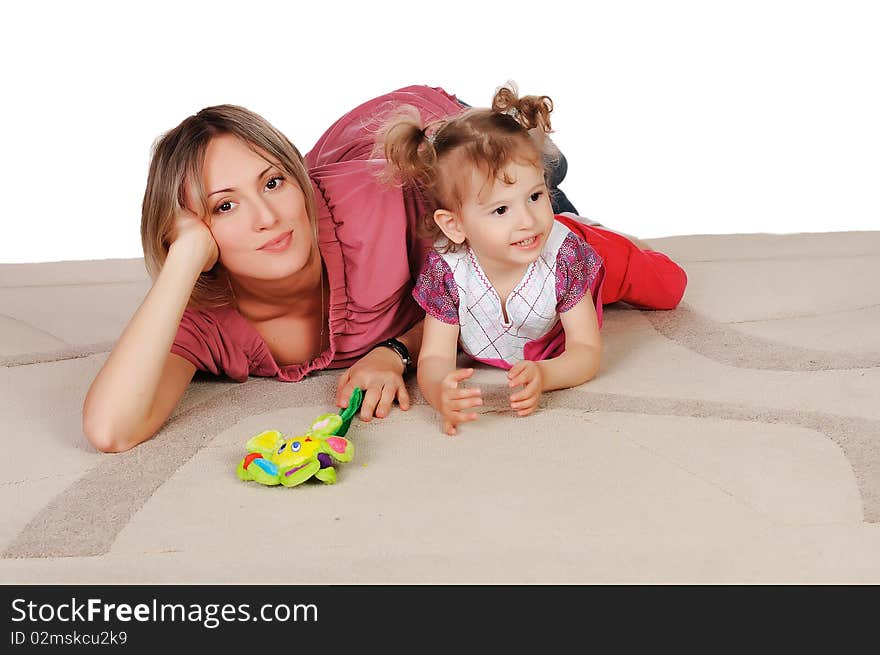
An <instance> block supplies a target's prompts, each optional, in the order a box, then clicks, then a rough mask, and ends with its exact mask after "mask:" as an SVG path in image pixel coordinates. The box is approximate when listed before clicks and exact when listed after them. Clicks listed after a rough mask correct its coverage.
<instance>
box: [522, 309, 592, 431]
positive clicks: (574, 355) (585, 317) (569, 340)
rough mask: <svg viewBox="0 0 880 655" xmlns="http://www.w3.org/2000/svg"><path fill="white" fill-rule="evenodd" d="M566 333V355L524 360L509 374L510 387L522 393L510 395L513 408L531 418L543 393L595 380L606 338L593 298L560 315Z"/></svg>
mask: <svg viewBox="0 0 880 655" xmlns="http://www.w3.org/2000/svg"><path fill="white" fill-rule="evenodd" d="M560 320H561V321H562V328H563V330H565V352H564V353H562V354H561V355H559V357H554V358H552V359H547V360H544V361H540V362H532V361H528V360H523V361H520V362H517V363H516V364H514V366H513V367H512V368H511V369H510V371H508V373H507V377H508V380H509V382H508V384H509V386H511V387H518V386H521V387H522V389H520V390H519V391H515V392H514V393H512V394H510V408H511V409H512V410H514V411H515V412H516V413H517V414H518V415H519V416H528V415H529V414H531V413H532V412H534V411H535V409H536V408H537V406H538V400H539V399H540V397H541V393H542V392H544V391H550V390H552V389H566V388H568V387H576V386H578V385H579V384H583V383H584V382H586V381H587V380H591V379H592V378H593V377H595V375H596V372H597V371H598V370H599V361H600V358H601V354H602V337H601V336H600V335H599V321H598V318H597V317H596V308H595V307H594V306H593V299H592V297H591V296H590V295H589V294H586V295H584V297H583V298H582V299H581V300H580V301H579V302H578V303H577V304H576V305H575V306H574V307H572V308H571V309H569V310H568V311H567V312H563V313H562V314H560Z"/></svg>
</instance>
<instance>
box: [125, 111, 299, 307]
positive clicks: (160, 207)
mask: <svg viewBox="0 0 880 655" xmlns="http://www.w3.org/2000/svg"><path fill="white" fill-rule="evenodd" d="M222 134H231V135H233V136H235V137H238V138H239V139H241V140H242V141H243V142H244V143H245V144H246V145H247V146H248V147H250V148H251V150H253V151H254V152H255V153H257V154H258V155H260V156H261V157H263V158H264V159H266V161H267V163H271V164H277V165H278V166H279V167H280V168H281V169H282V171H283V172H284V173H285V174H286V175H287V176H289V177H290V178H291V179H292V180H295V181H296V183H297V184H299V187H300V189H301V190H302V192H303V196H305V203H306V211H307V212H308V216H309V220H310V222H311V224H312V228H313V229H314V228H315V226H316V225H317V222H316V221H317V219H316V216H317V214H316V211H315V197H314V192H313V190H312V186H311V183H310V181H309V176H308V171H307V169H306V165H305V162H304V161H303V158H302V155H300V153H299V150H297V149H296V147H295V146H294V145H293V144H292V143H291V142H290V141H289V140H288V139H287V137H285V136H284V135H283V134H282V133H281V132H279V131H278V130H277V129H276V128H275V127H273V126H272V125H271V124H270V123H269V122H268V121H267V120H266V119H264V118H262V117H261V116H258V115H257V114H255V113H253V112H251V111H249V110H247V109H244V108H243V107H237V106H235V105H217V106H214V107H206V108H205V109H202V110H201V111H200V112H199V113H197V114H195V115H194V116H190V117H189V118H187V119H185V120H184V121H183V122H182V123H181V124H180V125H178V126H177V127H175V128H174V129H172V130H170V131H169V132H167V133H165V134H164V135H163V136H161V137H159V138H158V139H157V140H156V142H155V143H154V144H153V149H152V157H151V161H150V172H149V175H148V177H147V187H146V190H145V191H144V202H143V206H142V210H141V244H142V245H143V249H144V262H145V264H146V266H147V271H148V272H149V273H150V276H151V277H152V278H153V279H155V278H156V277H157V276H158V275H159V270H160V269H161V268H162V265H163V264H164V263H165V259H166V257H167V256H168V249H169V248H170V246H171V242H172V239H173V238H174V235H173V234H172V231H173V229H174V219H175V216H176V215H177V213H178V212H180V211H181V209H183V208H184V206H185V203H184V197H185V196H184V189H185V187H186V185H187V184H189V185H191V187H192V188H193V189H194V190H195V197H196V199H197V201H198V203H199V206H198V207H195V208H190V209H193V210H194V211H196V213H197V214H199V215H200V216H210V212H209V211H208V202H207V197H206V192H205V189H204V187H203V185H202V170H203V167H204V161H205V151H206V149H207V147H208V143H210V141H211V139H213V138H214V137H216V136H219V135H222ZM267 157H268V159H267ZM271 160H274V161H271ZM230 302H231V295H230V286H229V278H228V274H227V273H226V271H225V270H224V269H223V267H222V266H220V265H219V264H217V265H215V266H214V268H212V269H211V270H210V271H208V272H206V273H202V274H201V275H200V276H199V279H198V280H197V281H196V285H195V288H194V289H193V292H192V295H191V296H190V301H189V304H190V306H193V307H204V308H209V307H221V306H224V305H228V304H230Z"/></svg>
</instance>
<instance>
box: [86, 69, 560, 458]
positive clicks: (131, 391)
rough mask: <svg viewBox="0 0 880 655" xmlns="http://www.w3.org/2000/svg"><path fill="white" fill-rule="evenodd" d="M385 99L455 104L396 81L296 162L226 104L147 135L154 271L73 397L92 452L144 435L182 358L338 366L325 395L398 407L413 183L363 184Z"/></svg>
mask: <svg viewBox="0 0 880 655" xmlns="http://www.w3.org/2000/svg"><path fill="white" fill-rule="evenodd" d="M401 104H408V105H413V106H415V107H417V108H418V109H419V111H420V112H421V114H422V117H423V119H424V120H425V121H430V120H435V119H437V118H441V117H443V116H447V115H449V114H452V113H457V112H459V111H461V109H462V104H463V103H460V102H459V101H458V100H457V99H456V98H455V97H454V96H452V95H449V94H447V93H446V92H445V91H443V90H442V89H435V88H430V87H424V86H412V87H407V88H404V89H400V90H398V91H395V92H393V93H390V94H387V95H384V96H381V97H379V98H376V99H374V100H371V101H369V102H366V103H364V104H363V105H360V106H359V107H357V108H355V109H354V110H352V111H351V112H349V113H348V114H346V115H345V116H343V117H342V118H341V119H339V120H338V121H337V122H336V123H334V124H333V125H332V126H331V127H330V129H329V130H327V132H326V133H325V134H324V135H323V136H322V137H321V139H320V140H319V141H318V143H317V144H316V145H315V147H314V148H313V149H312V151H311V152H309V154H308V155H307V156H306V157H305V160H303V158H302V157H301V156H300V154H299V152H298V151H297V149H296V148H295V147H294V146H293V144H291V143H290V142H289V141H288V140H287V138H286V137H284V135H283V134H281V133H280V132H279V131H278V130H276V129H275V128H274V127H272V126H271V125H270V124H269V123H268V122H266V121H265V120H264V119H262V118H261V117H259V116H257V115H255V114H253V113H252V112H249V111H247V110H245V109H242V108H240V107H233V106H229V105H222V106H218V107H209V108H207V109H204V110H202V111H201V112H199V113H198V114H196V115H195V116H191V117H189V118H187V119H186V120H184V121H183V122H182V123H181V124H180V125H178V126H177V127H176V128H174V129H173V130H171V131H170V132H168V133H167V134H165V135H164V136H163V137H162V138H161V139H160V140H159V141H158V142H157V144H156V146H155V148H154V152H153V157H152V161H151V165H150V171H149V176H148V180H147V188H146V191H145V194H144V202H143V212H142V221H141V238H142V242H143V247H144V255H145V260H146V264H147V268H148V270H149V271H150V274H151V275H152V277H153V279H154V283H153V286H152V288H151V289H150V292H149V293H148V294H147V297H146V298H145V299H144V301H143V303H142V304H141V306H140V307H139V309H138V310H137V311H136V312H135V314H134V316H133V317H132V319H131V321H130V322H129V324H128V326H127V327H126V328H125V330H124V331H123V333H122V336H121V337H120V338H119V340H118V342H117V343H116V345H115V346H114V348H113V350H112V352H111V353H110V356H109V357H108V359H107V361H106V362H105V364H104V366H103V367H102V368H101V370H100V371H99V373H98V375H97V376H96V378H95V380H94V381H93V383H92V385H91V387H90V389H89V392H88V394H87V396H86V399H85V403H84V405H83V430H84V432H85V434H86V436H87V437H88V439H89V441H91V443H92V444H93V445H94V446H95V447H96V448H98V449H99V450H102V451H105V452H121V451H124V450H128V449H130V448H132V447H134V446H136V445H137V444H139V443H141V442H143V441H145V440H147V439H149V438H150V437H151V436H153V434H155V432H156V431H157V430H158V429H159V428H160V427H161V426H162V424H163V423H164V422H165V420H166V419H167V418H168V416H170V414H171V412H172V411H173V409H174V407H175V406H176V405H177V403H178V402H179V400H180V398H181V396H182V395H183V392H184V391H185V389H186V387H187V385H188V384H189V383H190V381H191V380H192V378H193V375H194V374H195V372H196V370H204V371H207V372H210V373H213V374H216V375H221V374H223V375H227V376H229V377H231V378H232V379H235V380H238V381H243V380H245V379H246V378H247V377H248V376H249V375H260V376H273V377H277V378H279V379H280V380H283V381H297V380H300V379H302V378H303V377H304V376H305V375H307V374H308V373H310V372H312V371H317V370H321V369H324V368H345V367H348V368H347V370H345V372H344V373H343V374H342V375H341V376H340V378H339V381H338V386H337V395H336V403H337V405H339V406H340V407H342V406H345V403H346V400H347V399H348V397H349V395H350V393H351V391H352V389H353V387H355V386H359V387H361V388H363V389H365V392H366V393H365V396H364V400H363V404H362V407H361V411H360V418H361V419H362V420H364V421H369V420H370V419H371V418H372V417H373V416H376V417H378V418H384V417H385V416H387V415H388V414H389V412H390V410H391V406H392V404H393V402H394V401H395V400H396V401H397V402H398V404H399V405H400V407H401V409H404V410H406V409H408V408H409V404H410V398H409V394H408V393H407V390H406V385H405V384H404V379H403V377H404V374H405V373H406V372H407V371H408V370H409V369H410V368H411V367H412V365H411V362H412V361H415V360H416V358H417V357H418V352H419V348H420V345H421V330H422V321H423V319H424V312H423V311H422V310H421V309H420V308H419V307H418V305H417V304H416V303H415V301H414V300H413V298H412V296H411V290H412V280H413V278H414V277H415V274H417V272H418V268H419V266H420V264H421V261H422V259H423V257H424V254H425V252H426V249H427V248H428V247H429V245H430V244H429V243H428V242H426V241H424V240H423V239H421V238H419V236H418V235H417V234H416V227H415V226H416V222H417V219H418V217H419V216H420V215H421V213H422V212H423V205H422V201H421V199H420V198H419V196H418V194H416V193H414V192H412V191H411V190H408V189H401V188H399V187H393V186H386V185H383V184H382V183H381V182H379V181H378V174H379V173H380V172H381V171H382V168H383V165H384V162H383V161H381V160H375V159H373V155H372V152H373V148H374V140H375V131H376V129H377V128H378V126H379V125H380V124H381V123H382V122H383V121H384V119H385V117H386V116H387V115H388V113H389V112H391V111H393V110H395V109H396V108H398V107H399V106H400V105H401ZM563 171H564V168H563ZM559 177H560V176H559V175H558V174H557V176H556V179H552V181H551V187H555V184H554V182H555V183H558V178H559ZM559 197H560V199H561V200H562V201H565V198H564V196H562V195H561V193H560V196H559ZM566 202H567V201H566Z"/></svg>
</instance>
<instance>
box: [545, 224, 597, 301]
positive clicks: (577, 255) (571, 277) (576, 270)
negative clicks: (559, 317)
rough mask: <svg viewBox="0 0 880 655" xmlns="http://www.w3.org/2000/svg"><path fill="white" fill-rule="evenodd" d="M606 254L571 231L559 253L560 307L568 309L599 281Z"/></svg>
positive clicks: (558, 290) (558, 294)
mask: <svg viewBox="0 0 880 655" xmlns="http://www.w3.org/2000/svg"><path fill="white" fill-rule="evenodd" d="M601 266H602V258H601V257H600V256H599V255H598V253H597V252H596V251H595V250H593V248H592V247H591V246H590V245H589V244H588V243H587V242H586V241H584V240H583V239H582V238H581V237H579V236H578V235H576V234H575V233H574V232H570V233H569V235H568V236H567V237H565V241H563V242H562V246H560V248H559V252H558V253H557V255H556V311H557V312H559V313H560V314H561V313H563V312H567V311H568V310H569V309H571V308H572V307H574V306H575V305H577V304H578V302H580V300H581V298H583V297H584V295H586V294H587V292H589V291H591V290H592V288H593V286H594V285H595V284H596V277H597V275H598V274H599V271H600V269H601Z"/></svg>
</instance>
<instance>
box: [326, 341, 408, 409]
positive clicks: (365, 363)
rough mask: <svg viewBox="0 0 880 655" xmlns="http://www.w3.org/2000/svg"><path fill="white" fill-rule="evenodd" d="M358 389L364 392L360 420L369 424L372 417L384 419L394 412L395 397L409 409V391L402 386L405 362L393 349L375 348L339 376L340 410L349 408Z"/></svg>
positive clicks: (338, 394) (337, 388)
mask: <svg viewBox="0 0 880 655" xmlns="http://www.w3.org/2000/svg"><path fill="white" fill-rule="evenodd" d="M355 387H360V388H361V389H363V391H364V400H363V402H362V403H361V411H360V419H361V420H362V421H367V422H369V421H370V420H371V419H372V418H373V415H374V414H375V416H376V418H385V417H386V416H388V414H390V413H391V405H392V403H393V402H394V400H395V398H396V399H397V402H398V404H399V405H400V409H402V410H404V411H406V410H408V409H409V392H407V390H406V385H405V384H404V383H403V362H401V361H400V356H399V355H398V354H397V353H396V352H394V351H393V350H391V349H390V348H375V349H374V350H371V351H370V352H368V353H367V354H366V355H364V356H363V357H361V358H360V359H359V360H358V361H357V362H356V363H355V364H354V366H352V367H351V368H350V369H348V370H347V371H345V372H344V373H343V374H342V375H341V376H339V381H338V383H337V385H336V405H337V407H347V406H348V399H349V398H350V397H351V392H352V391H354V388H355Z"/></svg>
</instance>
